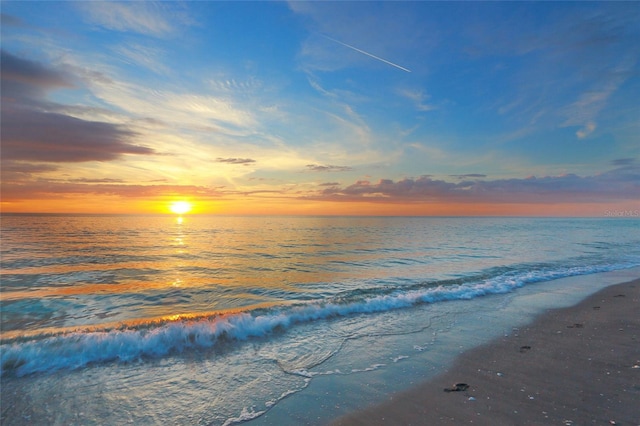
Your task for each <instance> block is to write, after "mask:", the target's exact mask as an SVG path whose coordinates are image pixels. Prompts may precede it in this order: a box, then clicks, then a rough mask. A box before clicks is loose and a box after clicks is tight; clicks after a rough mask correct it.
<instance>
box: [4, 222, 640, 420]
mask: <svg viewBox="0 0 640 426" xmlns="http://www.w3.org/2000/svg"><path fill="white" fill-rule="evenodd" d="M638 225H640V222H639V221H637V220H615V219H521V218H518V219H516V218H481V219H480V218H478V219H476V218H455V219H454V218H369V217H367V218H355V217H349V218H329V217H216V216H190V217H184V218H182V219H180V220H178V219H177V218H175V217H168V216H155V217H141V216H69V217H63V216H13V215H11V216H3V217H2V276H1V278H2V287H1V290H2V301H1V317H2V422H3V424H39V423H43V424H68V423H81V424H105V423H108V424H120V423H135V424H166V423H174V424H233V423H238V422H241V421H246V420H250V419H252V418H254V419H255V420H253V422H252V423H254V422H257V423H260V422H263V423H265V424H269V422H271V421H273V422H274V423H271V424H276V423H278V424H282V422H283V421H285V423H286V421H287V419H288V421H290V423H289V424H296V421H295V420H296V414H294V411H295V410H293V411H292V410H291V409H286V407H287V406H288V405H291V404H294V405H296V406H305V403H306V404H310V405H313V406H314V407H316V408H315V409H314V410H315V411H317V414H316V415H315V417H313V418H315V419H316V420H315V421H317V424H322V423H323V422H326V421H327V419H330V418H331V417H332V416H333V415H335V411H336V410H337V409H336V408H335V405H336V402H335V401H336V399H335V398H336V396H337V398H338V399H337V401H338V403H342V405H343V409H344V407H351V408H352V407H353V406H354V404H355V405H358V404H362V403H364V402H366V401H372V400H375V399H376V398H378V399H379V398H381V397H383V396H384V394H385V393H386V392H388V391H389V386H386V385H385V384H384V383H385V381H388V380H389V377H385V375H386V374H391V375H392V377H394V378H396V379H397V378H398V377H404V378H403V379H402V380H400V381H398V380H394V381H397V382H398V383H400V384H399V385H398V386H408V385H410V383H407V382H411V381H417V380H420V379H422V378H425V377H427V376H429V374H433V373H434V372H437V371H438V370H439V369H441V368H442V366H443V365H444V364H445V363H446V362H447V360H449V359H450V358H451V350H452V349H455V348H459V347H460V342H461V341H464V342H468V343H469V344H473V343H474V342H476V343H479V342H481V341H482V340H483V339H486V338H488V335H489V334H491V333H490V332H488V334H486V335H484V334H483V333H479V330H478V327H475V328H474V326H473V323H466V322H465V321H461V320H460V319H461V318H463V319H464V318H469V316H468V313H469V312H473V313H474V315H479V313H482V312H485V313H486V315H484V316H482V318H485V319H486V318H494V319H493V320H488V319H486V321H487V327H486V329H487V330H494V332H495V330H496V329H497V328H499V327H500V326H497V324H498V323H499V322H500V321H503V320H506V321H511V319H507V318H509V315H511V316H513V315H514V312H513V311H512V310H510V309H511V308H510V306H512V302H511V300H514V299H513V298H516V297H518V296H524V295H525V294H527V295H528V296H527V297H529V302H530V303H531V304H532V306H533V307H534V308H535V309H533V308H532V309H533V310H536V309H537V310H539V309H542V307H544V306H547V305H548V304H550V303H552V302H553V301H554V300H556V299H558V298H555V297H554V298H548V297H545V295H547V294H550V293H553V292H558V291H562V290H558V289H557V288H555V287H554V289H553V290H551V289H550V287H548V286H545V285H540V284H541V283H545V282H547V281H549V280H552V279H558V278H563V277H571V276H592V274H595V273H599V272H606V271H616V270H618V271H625V270H629V268H633V267H637V266H639V265H640V232H639V231H638V229H640V226H638ZM566 288H567V289H572V290H571V291H570V292H569V293H570V294H568V295H565V296H567V297H564V299H563V300H569V299H570V297H568V296H571V293H575V294H579V293H580V291H579V290H580V287H577V288H576V287H571V285H566ZM585 290H586V289H585ZM492 295H493V296H492ZM496 295H502V296H496ZM483 296H491V297H483ZM545 299H546V301H545ZM535 301H539V303H540V306H537V305H536V303H538V302H535ZM532 312H533V311H532ZM496 313H498V314H496ZM498 320H500V321H498ZM496 321H497V322H496ZM476 323H477V321H476ZM465 324H466V325H465ZM490 324H493V325H492V326H489V325H490ZM502 326H504V324H503V325H502ZM496 327H497V328H496ZM483 329H485V327H484V326H483V327H480V330H483ZM444 335H447V336H455V337H456V338H455V339H450V340H447V339H443V338H442V337H443V336H444ZM425 366H426V367H425ZM403 371H404V373H403ZM356 377H357V379H356V380H353V379H354V378H356ZM341 380H342V381H343V382H344V383H343V384H344V386H342V385H341V386H340V387H334V385H335V384H336V383H342V382H341ZM377 382H379V383H377ZM347 383H349V384H347ZM354 383H355V384H354ZM358 383H362V384H361V385H358ZM351 386H355V387H356V388H357V390H356V391H355V392H356V394H354V395H351V398H352V400H353V403H352V404H351V403H349V402H348V401H349V397H350V396H349V393H351V392H348V389H351ZM316 389H321V391H320V392H319V393H318V391H317V390H316ZM323 392H324V394H327V393H330V394H331V395H332V396H331V397H329V395H325V396H323V395H324V394H323ZM343 393H345V394H344V395H343ZM309 398H311V399H313V401H311V400H308V399H309ZM293 401H295V403H294V402H293ZM331 401H334V402H331ZM327 404H329V405H331V404H333V405H331V406H329V405H327ZM312 411H313V410H312ZM338 411H339V410H338ZM306 412H307V414H308V410H306ZM278 413H280V414H278ZM283 413H284V414H283ZM275 419H277V422H276V420H275ZM313 421H314V420H309V419H308V420H306V422H312V423H313Z"/></svg>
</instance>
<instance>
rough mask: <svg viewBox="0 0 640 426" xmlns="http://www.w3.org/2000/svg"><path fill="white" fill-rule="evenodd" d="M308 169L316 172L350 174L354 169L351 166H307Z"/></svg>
mask: <svg viewBox="0 0 640 426" xmlns="http://www.w3.org/2000/svg"><path fill="white" fill-rule="evenodd" d="M307 169H309V170H311V171H314V172H350V171H351V170H353V168H351V167H349V166H331V165H327V166H323V165H320V164H307Z"/></svg>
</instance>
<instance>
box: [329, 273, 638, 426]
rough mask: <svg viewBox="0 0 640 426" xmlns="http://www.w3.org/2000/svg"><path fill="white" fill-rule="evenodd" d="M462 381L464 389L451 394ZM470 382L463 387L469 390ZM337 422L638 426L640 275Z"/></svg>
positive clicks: (549, 315)
mask: <svg viewBox="0 0 640 426" xmlns="http://www.w3.org/2000/svg"><path fill="white" fill-rule="evenodd" d="M456 383H465V384H467V385H468V388H467V389H466V390H461V391H452V392H445V391H444V389H445V388H452V387H453V385H455V384H456ZM463 387H464V386H461V388H463ZM333 424H334V425H383V424H384V425H403V426H404V425H459V424H474V425H527V426H528V425H551V424H555V425H591V424H593V425H636V426H638V425H640V279H638V280H635V281H631V282H628V283H623V284H617V285H613V286H610V287H607V288H605V289H603V290H601V291H599V292H598V293H596V294H594V295H592V296H590V297H588V298H587V299H585V300H584V301H582V302H581V303H579V304H578V305H576V306H573V307H570V308H565V309H559V310H551V311H549V312H547V313H545V314H543V315H542V316H540V317H539V318H537V319H536V320H535V321H534V322H533V323H532V324H530V325H529V326H526V327H522V328H520V329H519V330H514V332H513V333H512V334H511V335H509V336H506V337H502V338H500V339H498V340H496V341H493V342H491V343H489V344H488V345H485V346H481V347H478V348H475V349H473V350H470V351H468V352H465V353H464V354H462V355H461V356H460V357H459V358H458V359H457V360H456V361H455V363H454V364H453V366H452V367H451V368H450V369H448V370H447V371H445V372H444V373H443V374H442V375H440V376H438V377H436V378H434V379H433V380H430V381H428V382H426V383H423V384H421V385H419V386H417V387H416V388H413V389H411V390H409V391H406V392H402V393H398V394H395V395H393V396H391V397H390V398H389V401H386V402H383V403H381V404H379V405H376V406H373V407H371V408H368V409H366V410H363V411H358V412H354V413H351V414H349V415H347V416H344V417H342V418H340V419H338V420H337V421H335V422H334V423H333Z"/></svg>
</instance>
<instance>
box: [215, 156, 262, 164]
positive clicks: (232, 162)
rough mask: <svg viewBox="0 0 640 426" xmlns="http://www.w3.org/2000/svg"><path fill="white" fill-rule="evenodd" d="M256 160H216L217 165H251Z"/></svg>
mask: <svg viewBox="0 0 640 426" xmlns="http://www.w3.org/2000/svg"><path fill="white" fill-rule="evenodd" d="M255 162H256V160H252V159H251V158H220V157H218V158H216V163H228V164H244V165H247V164H251V163H255Z"/></svg>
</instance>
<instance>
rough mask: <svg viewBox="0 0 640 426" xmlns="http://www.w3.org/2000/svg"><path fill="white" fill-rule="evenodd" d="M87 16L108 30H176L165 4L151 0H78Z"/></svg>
mask: <svg viewBox="0 0 640 426" xmlns="http://www.w3.org/2000/svg"><path fill="white" fill-rule="evenodd" d="M78 7H79V8H80V10H81V11H83V12H84V13H85V16H86V17H87V19H88V20H89V21H90V22H91V23H93V24H96V25H99V26H101V27H104V28H106V29H109V30H115V31H121V32H133V33H140V34H145V35H151V36H156V37H165V36H167V35H171V34H173V33H174V32H176V28H175V27H174V25H173V20H172V18H171V17H170V16H169V14H168V11H167V10H165V9H164V4H162V3H153V2H126V3H119V2H81V3H78Z"/></svg>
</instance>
